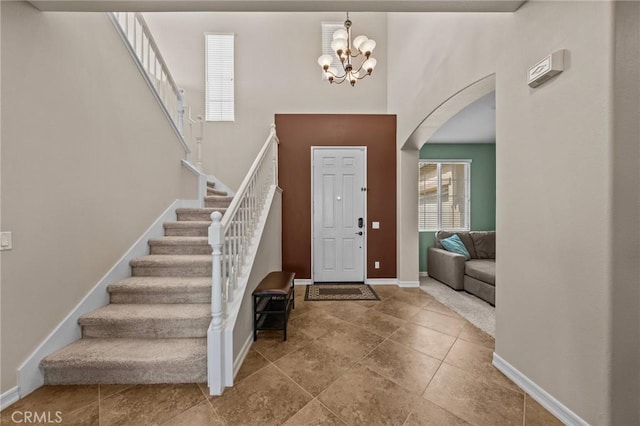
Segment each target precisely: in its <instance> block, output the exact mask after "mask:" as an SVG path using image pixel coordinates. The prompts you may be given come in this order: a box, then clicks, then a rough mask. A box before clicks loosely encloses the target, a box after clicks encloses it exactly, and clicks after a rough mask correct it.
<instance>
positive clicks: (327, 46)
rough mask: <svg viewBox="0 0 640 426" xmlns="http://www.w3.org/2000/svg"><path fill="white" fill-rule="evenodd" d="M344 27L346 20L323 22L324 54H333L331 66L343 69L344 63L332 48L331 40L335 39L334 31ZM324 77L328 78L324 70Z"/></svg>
mask: <svg viewBox="0 0 640 426" xmlns="http://www.w3.org/2000/svg"><path fill="white" fill-rule="evenodd" d="M340 29H342V30H343V29H344V22H323V23H322V54H323V55H331V57H332V58H333V61H332V62H331V65H330V66H329V68H333V69H335V70H341V69H342V64H341V63H340V59H339V58H338V56H337V55H336V52H334V51H333V49H332V48H331V42H332V41H333V33H335V32H336V31H338V30H340ZM322 78H323V79H326V78H327V77H326V76H325V74H324V72H322Z"/></svg>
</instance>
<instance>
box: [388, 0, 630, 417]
mask: <svg viewBox="0 0 640 426" xmlns="http://www.w3.org/2000/svg"><path fill="white" fill-rule="evenodd" d="M613 10H614V5H613V4H612V3H605V2H528V3H526V4H525V5H523V7H522V8H520V9H519V10H518V11H517V12H516V13H514V14H513V15H501V16H498V15H491V14H488V15H484V14H483V15H462V14H458V15H453V14H442V15H415V14H411V15H406V14H390V15H389V21H388V32H389V46H392V48H390V54H389V69H388V73H389V83H388V90H389V92H388V93H389V94H388V100H389V110H388V112H389V113H397V114H398V144H399V146H404V145H405V143H406V141H407V140H409V136H410V135H411V133H412V132H413V130H414V129H415V128H416V127H417V126H418V124H419V123H420V122H421V121H422V120H423V119H424V118H425V117H427V116H428V115H429V114H430V113H431V112H433V111H434V109H436V108H437V106H438V105H439V104H440V103H442V102H443V101H444V100H446V99H447V98H448V97H450V96H452V95H454V94H455V93H456V92H458V91H459V90H461V89H462V88H464V87H465V86H467V85H470V84H472V83H473V82H475V81H477V80H478V79H480V78H481V77H484V76H486V75H489V74H491V73H496V96H497V144H496V148H497V232H498V240H497V244H498V246H497V252H498V253H499V254H498V258H497V276H498V285H497V289H496V291H497V295H496V311H497V330H496V333H497V339H496V353H497V354H498V355H499V356H500V357H502V358H503V359H505V360H506V361H507V362H508V363H510V364H511V365H512V366H514V367H515V368H516V369H518V370H519V371H520V372H522V373H523V374H525V375H526V376H527V377H528V378H529V379H531V380H532V381H533V382H534V383H536V384H537V385H539V386H540V387H542V388H543V389H544V390H546V391H547V392H549V393H550V394H551V395H552V396H553V397H555V398H556V399H557V400H559V401H560V402H561V403H563V404H564V405H566V406H567V407H568V408H569V409H571V410H572V411H574V412H575V413H576V414H577V415H579V416H580V417H582V418H583V419H584V420H586V421H587V422H589V423H591V424H594V425H606V424H637V416H638V414H637V407H636V405H637V401H638V399H639V396H640V395H639V394H638V382H637V377H638V365H637V364H638V360H637V352H638V342H637V339H638V327H637V326H635V325H630V326H627V325H624V326H623V327H622V328H621V326H622V325H623V322H622V321H623V318H626V323H625V324H627V323H629V322H631V324H638V313H637V312H638V303H637V301H638V290H637V277H638V269H637V268H638V266H637V265H638V238H637V230H638V224H637V220H638V205H637V202H635V200H636V199H635V198H634V197H631V198H630V200H629V199H626V200H624V201H620V202H619V205H618V206H616V205H615V203H612V199H613V198H612V197H614V195H616V194H618V196H619V195H620V192H621V190H622V189H623V188H625V187H627V185H632V186H633V187H634V188H636V192H637V186H638V182H637V181H638V177H637V174H638V173H637V158H638V152H637V151H638V146H637V144H638V142H637V141H638V134H637V133H638V132H637V113H636V115H635V117H636V119H635V121H632V120H629V119H628V117H627V121H626V122H625V123H623V124H626V126H627V127H626V128H624V126H622V127H621V128H622V129H623V130H621V134H623V135H624V138H619V139H616V140H614V137H613V134H614V125H613V119H612V117H613V111H614V110H613V102H612V99H613V97H614V91H613V84H612V81H613V64H614V62H613V45H614V44H613V43H614V40H613V35H614V27H613V18H614V16H613ZM633 16H635V15H633ZM629 19H630V21H629V22H628V23H627V25H628V26H630V27H632V26H633V23H635V25H636V27H635V29H634V30H631V29H627V30H626V37H627V38H628V39H631V38H632V37H633V35H632V34H636V33H637V22H638V20H637V19H633V18H629ZM635 43H637V37H636V41H635ZM631 45H632V46H637V44H636V45H634V44H633V43H631ZM415 46H423V47H422V48H421V49H419V52H421V53H422V55H410V54H409V53H410V52H411V51H414V50H415ZM561 48H564V49H567V50H568V52H569V54H568V60H567V69H566V70H565V71H564V73H563V74H561V75H560V76H558V77H557V78H556V79H554V80H552V81H550V82H548V83H547V84H545V85H544V86H542V87H540V88H538V89H530V88H529V87H528V86H527V85H526V80H525V76H526V71H527V69H528V68H529V67H531V66H532V65H533V64H535V63H536V62H537V61H538V60H539V59H541V58H543V57H544V56H545V55H547V54H549V53H551V52H553V51H555V50H557V49H561ZM637 56H638V54H637V52H636V53H635V55H632V56H631V57H630V58H627V59H626V60H625V59H621V61H622V62H623V63H625V64H626V65H627V67H629V68H630V69H633V67H634V66H635V74H634V73H633V72H628V73H627V74H626V75H624V76H622V77H621V81H624V82H626V84H627V85H628V84H634V82H635V84H636V85H637V82H638V80H637V68H638V63H637V62H638V60H637ZM401 57H402V58H405V59H406V60H405V61H404V62H403V63H402V66H403V67H408V68H410V69H412V70H417V75H418V77H413V76H404V75H403V74H402V71H403V69H401V68H399V67H396V64H398V63H399V62H398V59H399V58H401ZM397 75H403V78H402V79H396V78H395V76H397ZM633 76H636V78H635V80H633ZM635 90H636V91H637V87H636V88H635ZM620 93H626V94H628V93H629V90H626V91H625V90H623V89H622V88H621V89H620ZM629 102H632V103H634V105H635V107H636V108H637V105H638V104H637V102H638V98H637V95H636V97H635V98H631V100H630V101H629V100H627V103H629ZM622 105H624V103H622ZM634 111H635V110H633V111H631V113H629V114H627V115H628V116H631V115H633V114H634ZM634 125H635V127H633V126H634ZM616 128H618V126H616ZM630 128H631V130H630ZM633 129H635V130H633ZM634 132H635V133H634ZM634 144H635V145H634ZM616 148H617V149H616ZM613 151H617V152H619V153H620V157H617V158H616V157H613V156H612V152H613ZM402 152H403V154H401V155H400V160H399V176H401V177H402V176H404V177H405V179H404V181H401V182H400V185H401V187H400V188H399V194H400V195H399V196H400V204H401V205H400V206H399V209H400V211H401V216H400V217H399V221H401V222H404V223H405V224H406V225H404V226H406V228H405V229H403V230H402V232H399V237H400V239H401V241H400V243H399V244H400V246H401V247H404V251H403V252H402V253H401V254H400V258H399V262H402V266H401V268H402V269H405V270H406V269H409V268H413V265H414V262H415V264H417V261H414V259H415V258H416V257H417V255H418V251H417V245H415V251H413V250H414V244H413V238H414V237H413V235H415V236H417V234H418V232H417V226H414V225H413V223H415V221H413V219H412V216H411V215H412V212H413V211H415V210H417V196H416V195H415V194H416V193H417V188H414V187H412V186H411V185H413V183H412V180H411V179H409V177H410V175H412V174H413V173H414V170H416V171H415V173H417V158H418V157H417V153H416V151H415V147H414V146H405V149H404V150H403V151H402ZM625 158H626V159H625ZM617 162H620V165H623V164H624V166H625V167H626V168H627V172H626V173H625V171H624V168H618V167H616V165H617V164H616V163H617ZM623 174H624V176H626V178H627V179H631V182H630V183H628V184H624V186H620V187H618V186H614V185H616V179H618V180H619V181H621V180H622V175H623ZM405 181H406V182H405ZM416 182H417V181H416ZM407 188H408V189H407ZM558 200H563V202H558ZM619 200H621V198H619ZM630 205H631V206H630ZM622 206H626V207H627V210H624V208H623V207H622ZM629 207H631V208H629ZM616 214H618V215H619V216H620V219H621V221H620V222H614V220H613V218H614V217H616ZM407 218H409V220H407ZM618 226H622V227H623V229H624V228H625V227H628V229H627V230H628V231H630V232H631V235H633V237H628V236H627V237H625V238H624V239H622V238H621V236H624V235H625V233H624V232H621V231H615V232H614V231H613V230H614V229H619V228H618ZM414 228H415V229H414ZM626 235H629V234H628V233H627V234H626ZM407 241H408V243H407ZM619 242H624V243H625V244H626V245H625V246H624V247H625V248H628V249H629V250H628V251H626V252H625V254H624V257H623V259H618V260H617V259H616V258H614V254H615V253H616V251H615V250H614V249H612V246H614V245H615V244H617V243H619ZM623 251H624V249H620V250H618V252H623ZM407 258H408V260H407ZM614 262H615V263H616V264H617V265H618V266H619V268H620V269H619V270H617V271H616V273H614V271H613V268H612V264H614ZM402 269H401V270H400V271H399V272H400V273H403V271H402ZM416 270H417V269H416ZM405 273H406V272H405ZM633 277H635V279H634V278H633ZM625 278H626V279H625ZM630 278H631V279H632V280H633V283H629V279H630ZM623 283H624V284H623ZM623 286H624V287H623ZM622 288H624V289H625V291H624V292H623V294H624V295H625V296H631V300H628V298H627V301H626V302H625V303H621V302H620V301H617V302H616V299H619V297H618V298H616V297H612V295H615V293H614V291H615V290H619V289H622ZM625 296H623V297H625ZM616 311H617V312H616ZM625 338H626V340H624V339H625ZM614 339H617V343H616V342H615V341H614V342H613V343H612V341H613V340H614ZM625 341H626V343H627V344H626V345H625V344H624V342H625ZM615 350H617V360H619V361H620V364H619V365H616V366H615V367H613V362H614V360H615V358H614V360H612V351H613V353H614V355H615V354H616V352H615ZM634 354H635V355H636V356H635V359H634ZM624 371H626V372H627V376H626V377H625V376H624ZM614 372H617V373H618V374H617V375H616V376H614V374H613V373H614ZM629 377H630V378H629ZM627 390H628V392H630V393H628V394H624V391H627ZM616 394H619V395H624V398H619V399H615V395H616ZM614 399H615V400H614ZM629 413H631V414H629ZM616 418H617V419H624V420H625V421H623V422H622V423H620V421H616ZM629 419H632V420H635V421H632V423H628V422H626V420H629Z"/></svg>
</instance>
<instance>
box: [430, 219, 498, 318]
mask: <svg viewBox="0 0 640 426" xmlns="http://www.w3.org/2000/svg"><path fill="white" fill-rule="evenodd" d="M453 234H457V235H458V236H459V237H460V239H461V240H462V242H463V243H464V246H465V247H466V249H467V251H468V252H469V254H470V255H471V259H470V260H465V257H464V256H463V255H461V254H457V253H452V252H449V251H446V250H445V249H444V248H443V247H442V244H440V240H442V239H444V238H448V237H450V236H451V235H453ZM427 271H428V273H429V276H430V277H432V278H435V279H436V280H438V281H441V282H443V283H445V284H447V285H448V286H449V287H451V288H453V289H454V290H465V291H467V292H469V293H471V294H474V295H476V296H478V297H479V298H481V299H483V300H485V301H487V302H489V303H490V304H491V305H494V306H495V304H496V233H495V231H470V232H448V231H438V232H436V243H435V247H430V248H429V249H428V250H427Z"/></svg>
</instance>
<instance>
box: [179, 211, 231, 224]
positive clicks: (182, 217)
mask: <svg viewBox="0 0 640 426" xmlns="http://www.w3.org/2000/svg"><path fill="white" fill-rule="evenodd" d="M220 213H222V212H220ZM194 220H198V221H209V222H211V213H208V212H197V213H196V212H188V213H181V212H178V221H179V222H192V221H194Z"/></svg>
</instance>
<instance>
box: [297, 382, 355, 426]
mask: <svg viewBox="0 0 640 426" xmlns="http://www.w3.org/2000/svg"><path fill="white" fill-rule="evenodd" d="M327 388H328V386H327ZM322 392H324V391H322ZM322 392H320V394H321V393H322ZM320 394H318V396H320ZM318 396H316V397H315V398H314V399H315V400H316V401H318V404H320V405H322V406H323V407H324V408H326V409H327V411H329V412H330V413H331V414H333V415H334V416H336V417H337V419H338V420H340V421H341V422H342V423H344V424H345V425H347V426H350V423H347V421H346V420H345V419H343V418H342V417H340V416H339V415H338V413H335V412H334V411H333V410H332V409H331V408H329V407H327V406H326V405H325V404H323V403H322V401H320V400H319V399H318ZM291 417H293V416H291Z"/></svg>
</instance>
